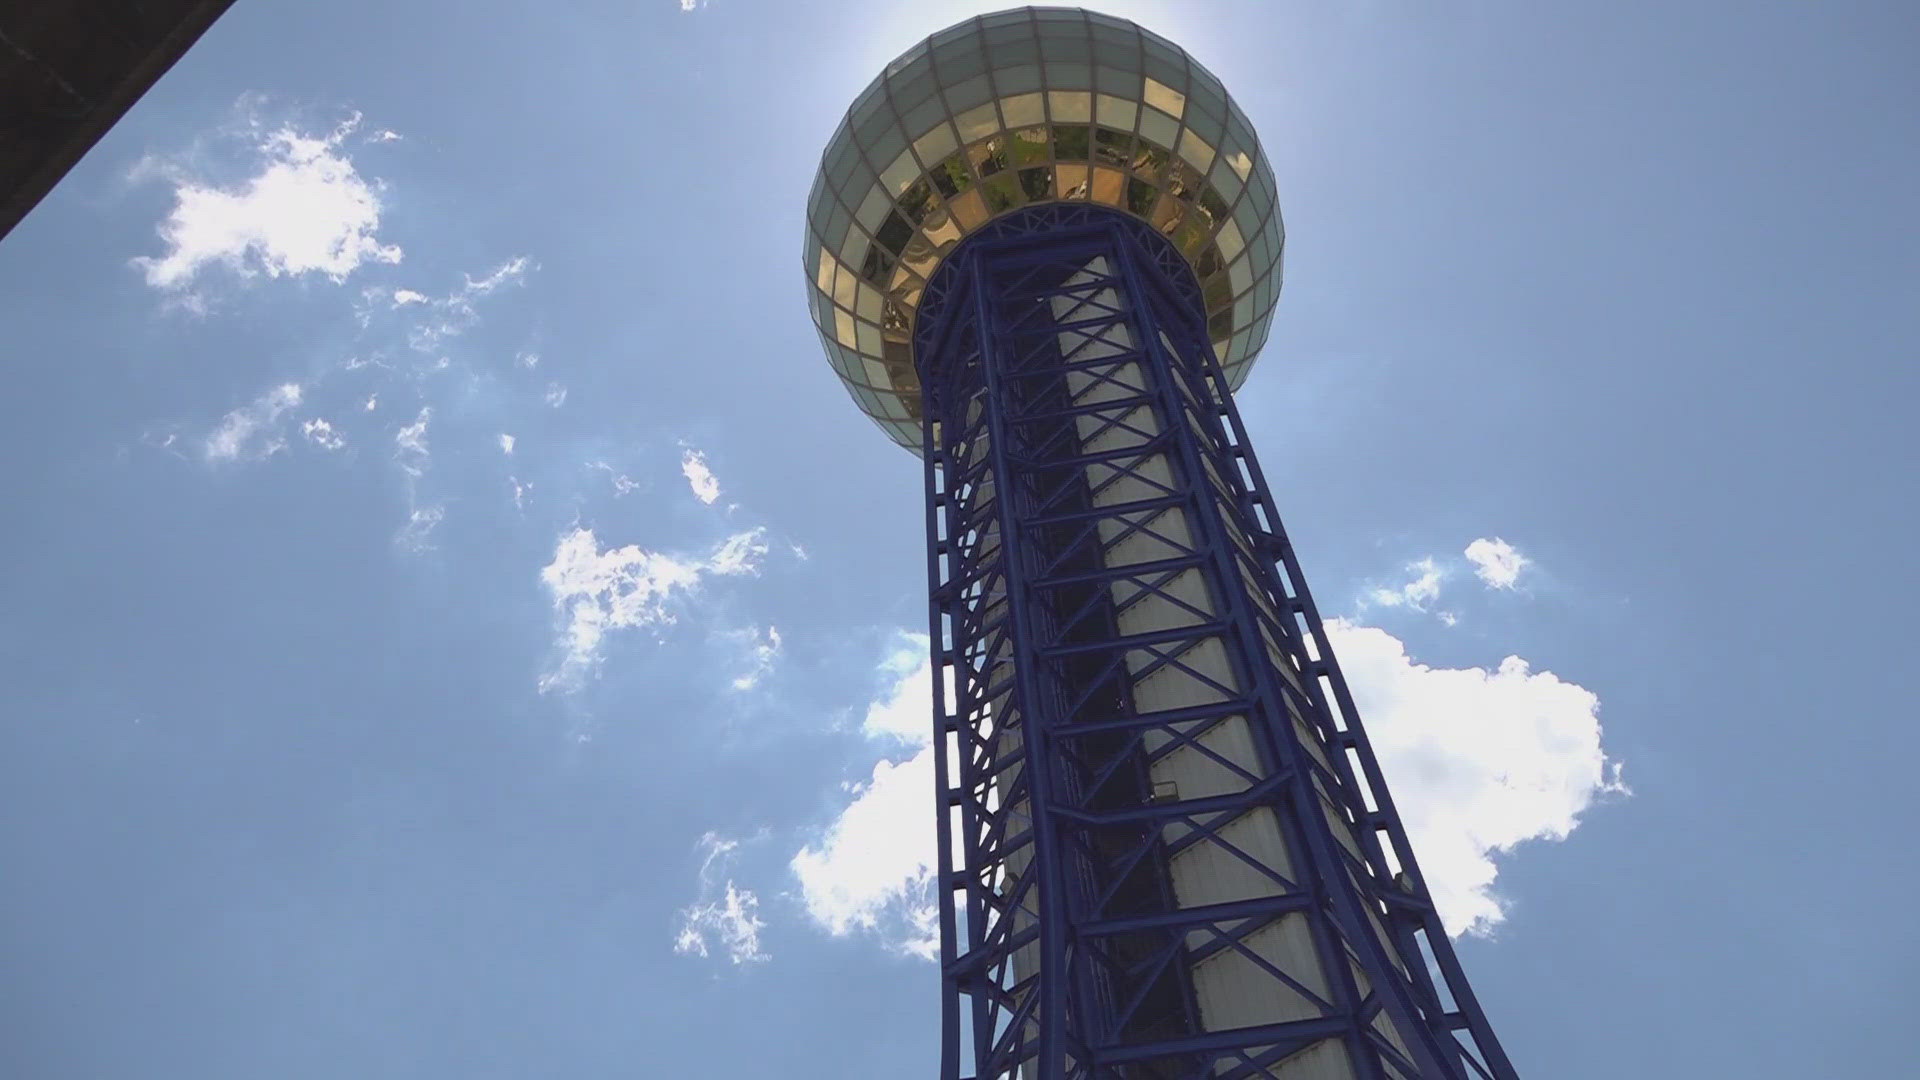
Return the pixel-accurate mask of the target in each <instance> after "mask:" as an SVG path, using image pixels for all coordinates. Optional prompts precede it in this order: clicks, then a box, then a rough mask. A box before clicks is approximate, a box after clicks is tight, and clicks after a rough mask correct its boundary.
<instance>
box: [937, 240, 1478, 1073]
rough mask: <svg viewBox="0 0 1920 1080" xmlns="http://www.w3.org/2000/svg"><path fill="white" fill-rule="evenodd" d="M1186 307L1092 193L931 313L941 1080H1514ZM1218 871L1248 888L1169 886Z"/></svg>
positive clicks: (964, 279)
mask: <svg viewBox="0 0 1920 1080" xmlns="http://www.w3.org/2000/svg"><path fill="white" fill-rule="evenodd" d="M1202 310H1203V308H1202V304H1201V302H1200V289H1199V286H1198V283H1197V282H1196V281H1195V279H1194V276H1193V273H1192V271H1191V270H1190V269H1189V268H1188V266H1187V264H1186V262H1185V260H1184V259H1183V258H1182V257H1181V256H1180V254H1179V253H1178V252H1177V251H1176V250H1174V248H1173V246H1172V245H1171V244H1170V243H1169V242H1168V241H1167V240H1166V239H1165V238H1163V237H1162V236H1161V235H1159V234H1158V233H1156V232H1154V231H1153V230H1152V229H1151V228H1150V227H1148V226H1146V225H1144V224H1142V223H1140V222H1138V221H1135V220H1134V219H1132V218H1129V217H1126V216H1124V215H1121V214H1118V213H1114V212H1112V211H1108V210H1105V209H1103V208H1101V207H1096V206H1090V205H1084V204H1081V205H1074V204H1048V205H1041V206H1036V207H1031V208H1028V209H1027V210H1024V211H1022V212H1019V213H1017V214H1014V215H1010V216H1008V217H1005V218H1002V219H1000V220H998V221H996V222H994V223H992V224H990V225H989V226H987V227H986V228H985V229H983V230H982V231H980V232H979V233H977V234H976V235H974V236H972V237H970V238H969V239H968V240H967V241H965V242H964V243H963V244H962V245H961V247H960V248H959V250H957V251H956V252H954V253H953V254H952V255H951V256H949V258H948V259H947V260H946V262H945V263H944V264H943V266H942V268H941V269H940V271H939V272H938V273H937V274H936V275H935V277H934V279H933V281H932V282H931V283H930V284H929V286H928V289H927V293H926V296H925V299H924V301H923V303H922V305H921V307H920V314H919V322H918V326H917V330H916V341H915V344H916V349H915V352H916V355H917V357H918V363H919V366H920V379H921V385H922V386H923V387H924V389H925V394H926V408H925V414H924V420H923V444H924V451H925V462H926V484H927V488H926V494H927V530H928V542H929V548H928V573H929V578H930V584H931V590H932V635H933V658H934V663H935V671H936V676H935V679H934V698H935V716H936V723H937V728H936V730H937V732H938V737H937V739H936V741H935V761H936V770H937V776H938V778H939V814H938V823H939V827H938V835H939V844H940V862H939V885H940V888H939V899H940V911H939V917H940V930H941V963H942V973H943V983H944V986H943V1015H944V1020H943V1042H944V1046H943V1051H942V1066H941V1076H942V1078H943V1080H969V1078H977V1080H1002V1078H1006V1080H1015V1078H1018V1080H1095V1078H1098V1080H1176V1078H1189V1077H1190V1078H1193V1080H1200V1078H1203V1077H1204V1078H1207V1080H1218V1078H1223V1077H1224V1078H1239V1077H1290V1076H1311V1077H1319V1076H1353V1077H1359V1078H1365V1080H1386V1078H1396V1077H1397V1078H1416V1077H1417V1078H1421V1080H1426V1078H1446V1080H1511V1078H1513V1077H1514V1076H1515V1073H1514V1070H1513V1067H1512V1066H1511V1064H1510V1063H1509V1062H1508V1060H1507V1058H1506V1055H1505V1054H1504V1053H1503V1051H1502V1050H1501V1048H1500V1045H1499V1043H1498V1042H1497V1041H1496V1040H1495V1038H1494V1036H1493V1033H1492V1031H1491V1029H1490V1028H1489V1026H1488V1024H1487V1021H1486V1018H1485V1016H1484V1014H1483V1013H1482V1011H1481V1009H1480V1007H1479V1005H1478V1003H1477V1002H1476V1000H1475V999H1474V996H1473V993H1472V991H1471V990H1470V989H1469V987H1468V985H1467V983H1466V980H1465V978H1464V976H1463V975H1462V973H1461V970H1460V965H1459V963H1458V961H1457V960H1456V958H1455V956H1454V953H1453V950H1452V948H1451V947H1450V946H1449V944H1448V940H1447V936H1446V934H1445V932H1444V930H1443V929H1442V927H1441V924H1440V921H1439V919H1438V918H1437V916H1436V914H1435V911H1434V906H1433V902H1432V899H1431V897H1430V895H1429V893H1428V891H1427V888H1426V885H1425V883H1424V881H1423V879H1422V877H1421V874H1420V870H1419V868H1418V865H1417V864H1416V862H1415V860H1414V857H1413V852H1412V850H1411V849H1410V848H1409V846H1408V843H1407V837H1406V832H1405V830H1404V829H1403V828H1402V826H1401V824H1400V820H1399V817H1398V815H1397V814H1396V813H1395V811H1394V807H1393V801H1392V799H1391V798H1390V796H1389V795H1388V793H1387V790H1386V787H1385V785H1384V784H1383V783H1382V781H1381V776H1380V770H1379V765H1378V763H1377V762H1376V760H1375V757H1374V754H1373V751H1372V749H1371V748H1370V746H1369V745H1368V742H1367V738H1366V735H1365V733H1364V731H1363V730H1362V729H1361V727H1360V724H1359V721H1358V717H1357V714H1356V712H1355V710H1354V705H1353V700H1352V696H1351V695H1350V694H1349V692H1348V689H1347V686H1346V683H1345V681H1344V680H1343V679H1342V677H1341V674H1340V670H1339V668H1338V666H1337V665H1336V664H1335V663H1334V660H1333V655H1332V652H1331V650H1330V649H1329V647H1328V644H1327V638H1326V633H1325V631H1324V629H1323V627H1322V625H1321V620H1320V617H1319V614H1318V612H1317V611H1316V609H1315V607H1314V603H1313V600H1312V598H1311V596H1309V594H1308V593H1307V590H1306V586H1305V583H1304V581H1303V580H1302V578H1301V574H1300V568H1299V565H1298V563H1297V562H1296V560H1295V557H1294V553H1293V549H1292V547H1291V546H1290V545H1289V543H1288V541H1287V537H1286V533H1285V532H1284V531H1283V530H1282V528H1281V524H1280V518H1279V515H1278V513H1277V511H1276V510H1275V507H1274V502H1273V497H1272V494H1271V492H1270V490H1269V489H1268V487H1267V485H1266V483H1265V482H1264V481H1263V479H1262V477H1261V473H1260V468H1259V466H1258V464H1257V463H1256V462H1255V460H1254V457H1253V453H1252V451H1251V449H1250V448H1249V446H1248V443H1247V437H1246V431H1245V428H1244V427H1243V425H1242V424H1241V420H1240V416H1239V414H1238V412H1237V410H1236V409H1235V407H1234V403H1233V399H1232V396H1231V393H1230V392H1229V391H1228V389H1227V385H1226V382H1225V379H1224V377H1223V375H1222V373H1221V369H1220V366H1219V364H1218V363H1217V362H1216V359H1215V357H1214V355H1213V352H1212V350H1211V348H1210V347H1209V345H1208V338H1209V335H1208V334H1207V328H1206V326H1205V325H1204V321H1203V317H1202V315H1201V312H1202ZM1196 583H1199V584H1198V585H1197V584H1196ZM1201 586H1203V587H1201ZM1169 687H1172V688H1174V689H1173V690H1171V691H1169V690H1168V688H1169ZM1229 729H1231V730H1229ZM1240 733H1244V734H1245V738H1244V739H1242V741H1243V742H1246V743H1248V744H1249V746H1250V749H1247V750H1244V751H1231V750H1229V749H1226V748H1227V747H1228V746H1229V744H1230V743H1232V742H1233V739H1230V738H1228V736H1229V735H1232V736H1233V737H1234V738H1240ZM1235 745H1237V744H1235ZM1175 755H1184V757H1181V758H1179V762H1176V760H1175ZM1178 763H1184V764H1181V765H1180V767H1181V768H1185V769H1186V770H1187V772H1186V773H1182V774H1181V775H1183V776H1185V775H1197V774H1196V773H1195V767H1196V766H1199V767H1202V771H1205V772H1206V774H1207V775H1208V776H1210V777H1212V779H1211V780H1209V781H1208V782H1207V784H1206V785H1204V786H1202V787H1199V788H1193V787H1192V784H1191V782H1189V781H1184V780H1183V781H1181V783H1186V784H1188V785H1189V787H1190V788H1192V789H1191V790H1189V791H1187V792H1185V793H1183V792H1181V791H1180V790H1178V788H1179V786H1180V785H1179V784H1176V783H1174V782H1172V781H1167V780H1162V779H1159V777H1160V776H1161V775H1163V774H1170V772H1171V771H1172V770H1174V767H1175V765H1176V764H1178ZM1261 830H1265V832H1262V831H1261ZM1255 834H1258V835H1259V836H1265V837H1268V839H1266V840H1260V841H1258V842H1259V843H1265V844H1267V845H1268V847H1267V848H1266V849H1261V850H1268V851H1269V852H1270V851H1272V850H1282V849H1284V851H1286V852H1288V853H1289V854H1288V855H1287V856H1286V857H1285V858H1275V857H1273V856H1272V855H1271V854H1266V855H1262V854H1261V850H1256V848H1257V847H1258V845H1257V843H1256V842H1255V839H1249V838H1250V837H1255ZM1256 839H1257V837H1256ZM1202 848H1205V849H1206V852H1205V854H1206V855H1207V857H1208V858H1211V859H1213V860H1214V862H1213V863H1210V864H1208V865H1212V866H1216V867H1218V866H1219V865H1221V861H1222V860H1225V862H1226V863H1227V864H1230V865H1228V866H1227V868H1226V869H1225V870H1218V871H1210V873H1212V874H1213V876H1212V877H1208V878H1206V881H1208V882H1219V881H1229V880H1231V881H1233V882H1237V883H1238V884H1235V885H1233V886H1232V887H1231V888H1228V886H1225V885H1219V884H1208V885H1206V886H1205V887H1204V888H1200V887H1197V886H1186V885H1181V884H1180V882H1181V881H1185V880H1187V879H1186V878H1182V877H1180V876H1179V875H1178V874H1176V873H1175V871H1174V868H1175V867H1176V866H1185V865H1189V863H1186V862H1182V860H1183V859H1184V860H1191V859H1197V858H1198V857H1199V855H1200V853H1201V849H1202ZM1282 863H1285V864H1287V865H1280V864H1282ZM1192 865H1198V864H1197V863H1193V864H1192ZM1193 880H1200V878H1198V877H1195V878H1194V879H1193ZM1197 888H1198V889H1199V892H1206V890H1208V889H1212V890H1214V891H1213V892H1210V893H1207V894H1206V895H1198V894H1197V893H1196V889H1197ZM1221 889H1227V890H1228V891H1227V892H1221V891H1220V890H1221ZM1183 892H1185V893H1187V894H1188V895H1182V893H1183ZM1222 897H1224V899H1223V898H1222ZM1286 956H1292V957H1294V958H1295V960H1294V961H1292V962H1291V969H1290V968H1289V962H1286V961H1284V960H1283V959H1281V958H1283V957H1286ZM1229 975H1230V976H1231V978H1230V979H1229ZM1263 980H1264V985H1263V982H1262V981H1263ZM1229 984H1230V985H1229ZM1222 986H1227V987H1228V989H1229V991H1230V992H1226V991H1222V989H1221V987H1222ZM1223 993H1226V996H1224V997H1223V996H1222V994H1223ZM1263 995H1264V996H1263ZM1249 1017H1251V1018H1252V1021H1251V1022H1249V1020H1248V1018H1249Z"/></svg>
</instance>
